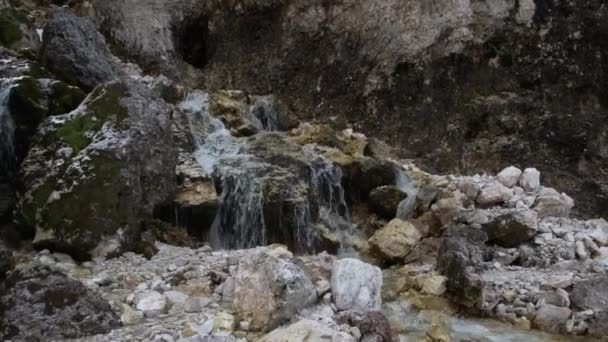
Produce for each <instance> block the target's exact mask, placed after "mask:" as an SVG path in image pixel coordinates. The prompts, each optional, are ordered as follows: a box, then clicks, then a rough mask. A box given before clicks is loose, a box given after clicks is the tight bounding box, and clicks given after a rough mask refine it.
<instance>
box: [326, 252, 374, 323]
mask: <svg viewBox="0 0 608 342" xmlns="http://www.w3.org/2000/svg"><path fill="white" fill-rule="evenodd" d="M381 288H382V271H381V270H380V268H378V267H376V266H372V265H370V264H366V263H364V262H362V261H359V260H357V259H340V260H337V261H336V262H334V265H333V267H332V275H331V292H332V296H333V299H334V303H335V304H336V307H337V308H338V310H355V311H362V312H367V311H377V310H379V309H380V305H381V303H382V299H381V293H380V290H381Z"/></svg>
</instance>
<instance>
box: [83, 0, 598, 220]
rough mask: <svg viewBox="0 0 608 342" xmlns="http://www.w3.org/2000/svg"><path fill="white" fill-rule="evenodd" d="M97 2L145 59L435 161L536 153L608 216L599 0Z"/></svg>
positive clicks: (478, 167) (434, 164)
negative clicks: (281, 102) (279, 101)
mask: <svg viewBox="0 0 608 342" xmlns="http://www.w3.org/2000/svg"><path fill="white" fill-rule="evenodd" d="M142 11H143V12H142ZM92 12H93V13H94V16H95V17H96V19H97V21H98V23H99V27H100V29H101V30H102V31H105V32H104V33H105V34H106V35H107V36H109V37H111V39H112V40H113V41H114V44H115V50H116V51H117V52H119V53H121V54H122V55H123V56H128V57H130V58H134V59H136V60H138V61H139V62H140V63H142V64H143V65H144V67H145V68H147V69H148V70H149V71H155V70H158V71H161V72H163V73H165V74H168V75H171V76H172V77H173V78H176V79H180V80H182V81H188V82H190V83H192V84H196V85H203V86H205V87H208V88H234V89H247V90H249V91H251V92H257V93H274V94H277V95H278V96H280V97H282V98H284V99H285V101H286V102H287V104H288V105H289V106H291V107H292V108H293V109H295V110H296V112H298V113H307V114H303V116H304V117H305V118H306V119H310V118H316V119H319V120H321V121H323V122H331V123H334V124H336V125H338V126H345V125H352V126H353V127H354V128H355V129H357V130H361V131H363V132H365V133H367V134H369V135H373V136H377V137H379V138H382V139H384V140H387V141H389V142H390V143H392V144H393V145H396V146H399V147H401V148H402V154H403V156H404V157H410V158H416V159H419V160H420V162H421V163H422V164H425V165H426V166H427V167H431V168H433V169H435V170H436V171H441V172H454V171H457V172H463V173H469V172H479V171H488V172H495V171H498V170H499V169H501V168H502V167H503V166H505V165H507V164H509V163H515V164H519V165H520V166H524V165H535V166H538V167H539V168H542V169H543V170H544V171H546V179H545V181H546V182H547V183H548V184H550V185H552V186H556V187H557V188H559V189H560V190H563V191H567V192H569V193H571V194H573V195H574V196H575V197H576V199H577V203H578V213H579V214H581V215H583V216H587V215H588V214H591V213H598V214H604V215H605V214H606V213H608V209H606V208H608V188H607V187H608V185H607V183H608V174H607V171H606V165H608V152H607V151H606V147H605V146H606V140H607V139H608V138H607V136H606V125H607V124H606V123H605V120H604V118H605V117H606V114H607V110H606V107H607V105H608V103H607V101H606V100H605V99H606V95H607V94H606V93H607V92H608V90H606V89H608V88H607V87H606V86H607V82H608V76H607V68H608V66H607V65H608V55H607V54H608V47H607V44H608V43H607V42H608V40H607V36H608V27H607V24H606V23H607V22H608V21H607V19H608V8H607V6H606V5H605V4H603V2H602V1H598V0H584V1H576V2H573V1H558V0H536V1H532V0H526V1H523V0H520V1H515V0H485V1H474V0H451V1H441V2H439V1H422V0H409V1H396V0H392V1H382V2H377V1H371V0H370V1H367V0H366V1H353V0H342V1H321V0H296V1H279V0H277V1H259V0H256V1H254V0H251V1H232V2H227V1H207V2H201V1H193V0H181V1H164V0H128V1H94V2H93V11H92ZM193 66H194V67H193ZM201 70H202V71H201ZM582 194H585V196H582Z"/></svg>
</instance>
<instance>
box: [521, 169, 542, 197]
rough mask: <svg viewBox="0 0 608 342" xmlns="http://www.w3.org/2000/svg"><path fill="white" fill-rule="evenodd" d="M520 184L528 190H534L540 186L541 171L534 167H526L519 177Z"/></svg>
mask: <svg viewBox="0 0 608 342" xmlns="http://www.w3.org/2000/svg"><path fill="white" fill-rule="evenodd" d="M519 185H520V186H521V187H522V188H524V190H526V191H527V192H534V191H536V190H538V189H539V188H540V171H538V170H537V169H534V168H528V169H525V170H524V172H523V173H522V175H521V178H520V179H519Z"/></svg>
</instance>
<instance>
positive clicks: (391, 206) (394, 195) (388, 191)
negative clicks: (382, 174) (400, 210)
mask: <svg viewBox="0 0 608 342" xmlns="http://www.w3.org/2000/svg"><path fill="white" fill-rule="evenodd" d="M407 196H408V195H407V194H406V193H405V192H403V191H402V190H401V189H399V187H397V186H395V185H385V186H381V187H378V188H375V189H373V190H372V191H371V192H370V194H369V198H368V200H367V202H368V203H369V206H370V208H371V209H372V210H373V211H374V212H375V213H376V214H378V215H380V216H382V217H384V218H387V219H392V218H394V217H395V215H396V213H397V207H399V203H401V201H403V200H404V199H406V198H407Z"/></svg>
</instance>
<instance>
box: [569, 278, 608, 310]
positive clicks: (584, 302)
mask: <svg viewBox="0 0 608 342" xmlns="http://www.w3.org/2000/svg"><path fill="white" fill-rule="evenodd" d="M570 301H571V302H572V307H573V308H576V309H579V310H593V311H595V312H600V311H608V276H605V275H604V276H601V277H599V278H595V279H589V280H583V281H579V282H576V283H574V285H573V286H572V291H571V292H570Z"/></svg>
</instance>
